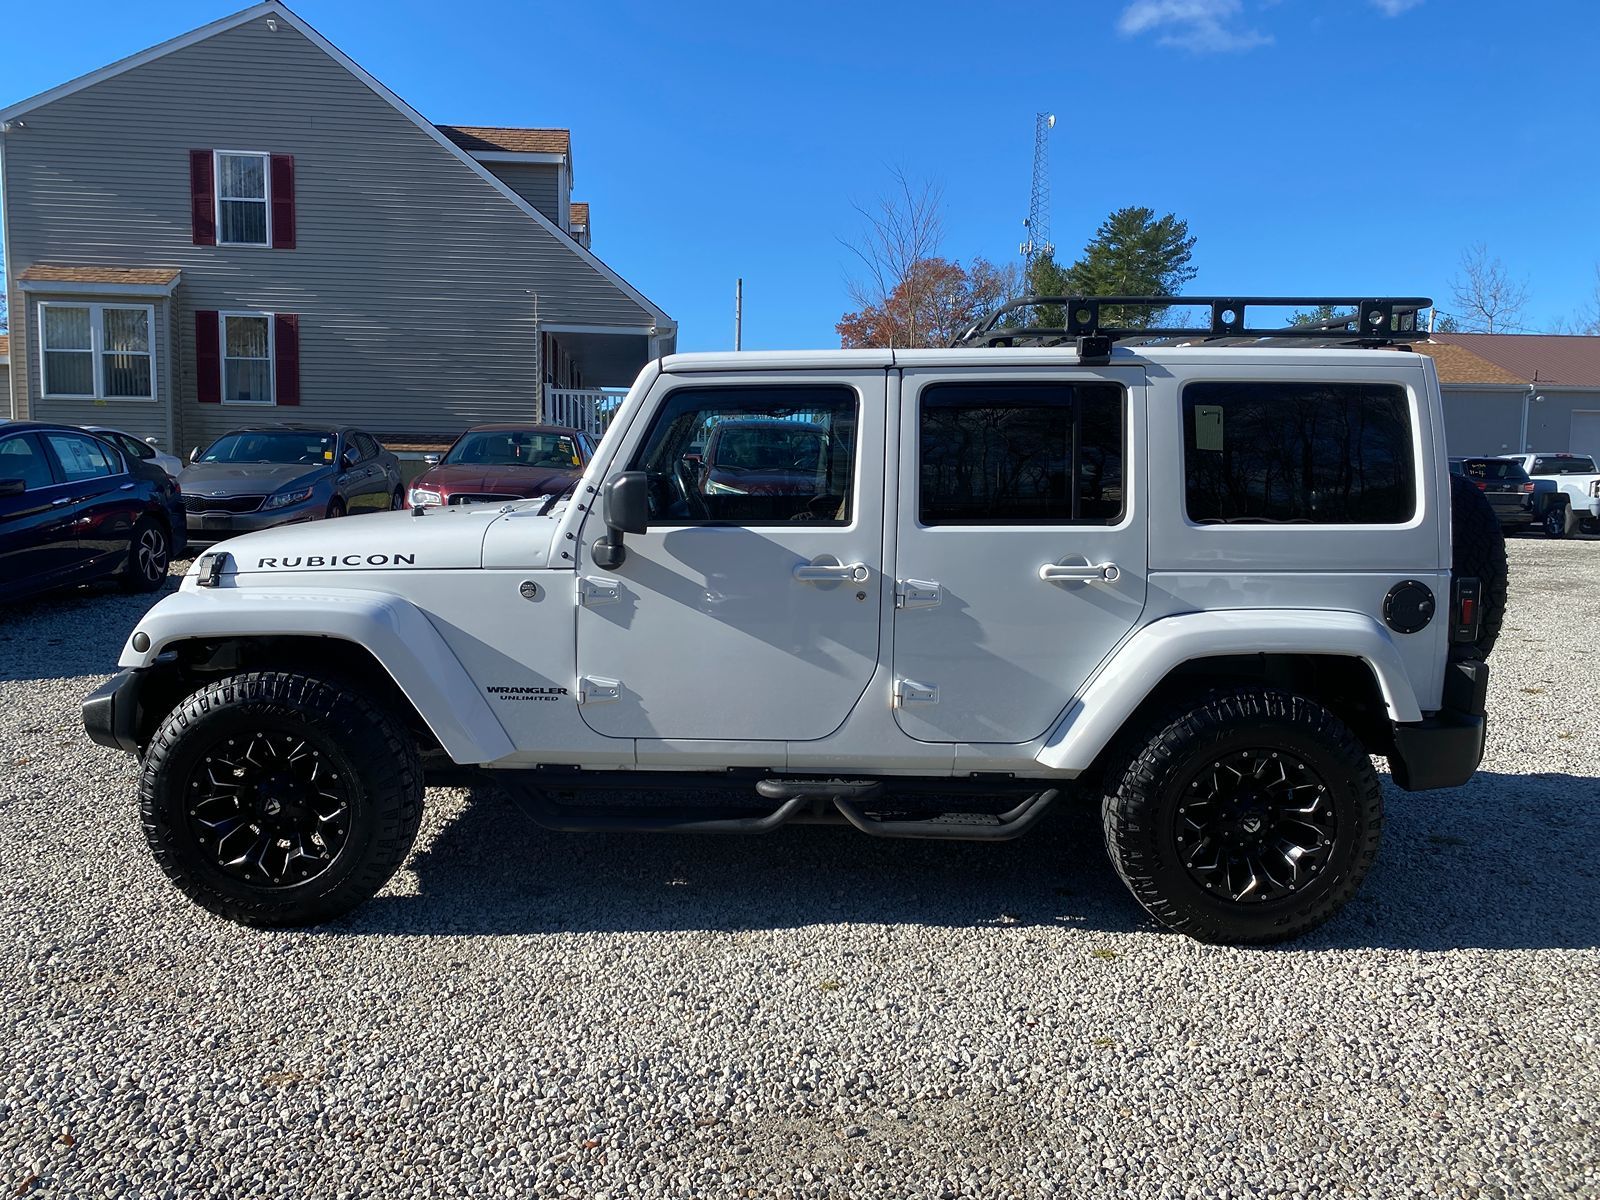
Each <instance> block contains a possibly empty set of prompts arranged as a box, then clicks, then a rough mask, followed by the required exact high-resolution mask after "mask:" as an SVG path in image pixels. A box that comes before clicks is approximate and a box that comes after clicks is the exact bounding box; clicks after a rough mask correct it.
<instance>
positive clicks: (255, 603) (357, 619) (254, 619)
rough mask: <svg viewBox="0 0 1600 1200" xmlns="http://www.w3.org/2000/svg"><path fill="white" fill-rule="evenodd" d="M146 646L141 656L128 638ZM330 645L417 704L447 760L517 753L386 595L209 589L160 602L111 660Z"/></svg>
mask: <svg viewBox="0 0 1600 1200" xmlns="http://www.w3.org/2000/svg"><path fill="white" fill-rule="evenodd" d="M140 634H144V635H145V636H146V637H148V638H149V639H150V641H149V644H148V645H147V646H146V647H145V649H143V650H136V649H134V645H133V643H134V638H135V637H138V635H140ZM276 636H295V637H329V638H337V639H340V640H342V641H347V642H352V643H354V644H355V645H358V646H362V647H364V648H365V649H366V650H368V651H369V652H370V653H371V654H372V655H373V657H374V658H376V659H377V660H378V662H380V663H381V664H382V665H383V668H384V670H386V671H388V672H389V675H390V676H391V677H392V678H393V679H394V682H395V684H396V685H397V686H398V687H399V688H400V690H401V691H402V692H404V693H405V695H406V696H407V697H408V698H409V699H410V700H411V703H412V704H413V705H415V707H416V709H417V712H418V713H420V714H421V716H422V719H423V721H425V722H426V723H427V725H428V728H429V729H430V730H432V732H433V735H434V737H436V738H438V739H439V744H440V745H441V746H443V747H444V749H445V752H446V753H447V754H449V755H450V758H451V759H452V760H453V761H454V762H456V763H460V764H463V765H465V764H474V763H486V762H493V761H495V760H496V759H500V758H504V757H506V756H507V755H508V754H511V753H512V752H513V751H514V750H515V746H514V745H513V744H512V742H511V738H510V737H509V736H508V735H507V734H506V731H505V728H504V727H503V726H502V725H501V724H500V721H499V719H498V718H497V717H496V716H495V715H494V712H493V710H492V709H490V707H489V704H488V701H486V700H485V699H484V696H483V692H482V691H481V690H480V689H479V687H478V686H477V684H476V683H475V682H474V681H473V679H472V677H471V676H470V675H468V674H467V671H466V668H465V667H463V666H462V665H461V661H460V659H458V658H457V657H456V656H455V654H454V653H453V652H452V651H451V649H450V647H449V646H448V645H447V644H446V643H445V640H444V639H443V638H442V637H441V636H440V635H439V632H438V630H436V629H435V628H434V627H433V624H432V623H431V622H430V621H429V620H428V618H427V617H426V616H425V615H424V614H423V613H422V611H421V610H420V609H418V608H417V607H416V606H415V605H414V604H411V603H410V602H408V601H406V600H403V599H401V598H400V597H398V596H394V595H390V594H388V593H385V592H369V591H353V590H344V589H338V590H331V589H330V590H327V591H318V590H316V589H309V588H308V589H298V588H297V589H294V590H284V591H278V590H276V589H273V590H268V589H259V590H258V589H239V588H214V589H207V590H205V591H180V592H176V593H174V594H173V595H171V596H168V597H167V598H166V599H164V600H162V601H161V602H160V603H159V604H157V605H156V606H155V607H154V608H152V609H151V610H150V611H149V612H147V613H146V614H145V615H144V617H143V618H142V619H141V620H140V622H139V624H138V625H137V626H136V627H135V628H134V631H133V633H132V634H130V635H129V638H128V641H127V642H126V643H125V644H124V646H123V648H122V658H121V659H120V660H119V663H120V665H121V666H124V667H148V666H150V665H151V664H152V663H154V662H155V660H156V657H157V656H158V655H160V654H161V653H162V651H163V650H164V649H165V648H166V647H168V646H170V645H172V644H174V643H176V642H183V641H191V640H194V639H197V638H198V639H221V638H251V637H276Z"/></svg>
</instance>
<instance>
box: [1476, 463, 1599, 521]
mask: <svg viewBox="0 0 1600 1200" xmlns="http://www.w3.org/2000/svg"><path fill="white" fill-rule="evenodd" d="M1500 457H1502V458H1509V459H1511V460H1512V461H1513V462H1517V463H1521V464H1522V469H1523V470H1524V471H1526V472H1527V473H1528V477H1529V478H1530V479H1532V480H1533V483H1534V487H1535V488H1536V489H1538V490H1539V491H1544V490H1547V489H1549V490H1553V491H1558V492H1561V493H1563V494H1565V495H1566V497H1567V499H1568V505H1567V528H1566V532H1567V533H1568V534H1571V533H1572V532H1573V531H1574V530H1576V529H1582V530H1583V532H1585V533H1594V532H1596V531H1597V530H1600V469H1597V468H1596V467H1595V462H1594V459H1593V458H1591V457H1590V456H1589V455H1587V454H1569V453H1567V452H1566V451H1564V450H1563V451H1557V450H1541V451H1538V452H1536V453H1533V454H1503V455H1501V456H1500Z"/></svg>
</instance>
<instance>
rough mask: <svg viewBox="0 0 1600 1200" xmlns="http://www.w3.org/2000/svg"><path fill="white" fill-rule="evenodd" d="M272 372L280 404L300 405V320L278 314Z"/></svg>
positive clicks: (274, 336)
mask: <svg viewBox="0 0 1600 1200" xmlns="http://www.w3.org/2000/svg"><path fill="white" fill-rule="evenodd" d="M272 353H273V364H272V370H273V374H274V377H275V379H276V381H277V385H278V396H277V402H278V403H279V404H299V403H300V318H299V317H298V316H296V315H295V314H294V313H278V314H277V316H276V317H275V318H274V319H273V322H272Z"/></svg>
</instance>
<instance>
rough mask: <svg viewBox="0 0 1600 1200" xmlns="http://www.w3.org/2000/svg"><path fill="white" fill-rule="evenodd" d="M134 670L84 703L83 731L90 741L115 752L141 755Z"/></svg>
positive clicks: (115, 677)
mask: <svg viewBox="0 0 1600 1200" xmlns="http://www.w3.org/2000/svg"><path fill="white" fill-rule="evenodd" d="M140 674H141V672H139V671H138V670H136V669H134V668H129V669H127V670H125V671H118V672H117V673H116V674H115V675H113V676H112V677H111V678H110V679H108V680H106V681H105V682H104V683H102V684H101V685H100V686H99V687H97V688H95V690H94V691H92V692H90V693H89V694H88V695H87V696H86V697H84V700H83V728H84V731H85V732H86V733H87V734H88V735H89V740H90V741H92V742H97V743H98V744H100V745H102V746H110V747H111V748H112V749H113V750H126V751H127V752H128V753H129V754H138V753H139V740H138V737H137V734H136V730H137V729H138V719H139V686H140V683H141V682H142V681H141V680H140V678H139V676H140Z"/></svg>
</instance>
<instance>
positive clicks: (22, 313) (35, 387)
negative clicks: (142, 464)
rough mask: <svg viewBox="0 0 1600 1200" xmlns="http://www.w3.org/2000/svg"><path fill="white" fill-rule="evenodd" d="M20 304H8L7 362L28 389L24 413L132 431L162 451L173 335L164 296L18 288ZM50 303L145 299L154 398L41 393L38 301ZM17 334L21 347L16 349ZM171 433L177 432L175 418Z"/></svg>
mask: <svg viewBox="0 0 1600 1200" xmlns="http://www.w3.org/2000/svg"><path fill="white" fill-rule="evenodd" d="M22 298H23V305H22V307H21V308H17V309H13V310H12V312H13V318H14V319H13V320H12V322H11V346H12V358H11V361H12V363H13V364H14V365H15V367H16V369H17V385H18V387H17V390H18V392H19V394H20V393H21V392H22V391H23V389H24V387H26V388H27V391H28V395H29V398H30V399H29V403H28V408H27V410H26V412H24V413H21V414H19V415H23V416H26V417H27V418H28V419H29V420H33V421H60V422H62V423H63V424H66V425H109V426H111V427H112V428H113V429H120V430H122V431H123V432H125V433H131V434H133V435H134V437H138V438H147V437H153V438H156V439H158V440H159V441H160V443H161V448H162V449H163V450H168V451H170V450H171V449H172V447H171V446H169V445H168V444H167V438H168V429H167V406H168V403H169V401H170V400H171V399H172V395H173V392H172V361H173V344H174V343H173V338H172V319H171V301H170V300H167V299H166V298H164V297H145V296H52V295H49V294H48V293H40V292H26V293H22ZM45 302H47V303H52V304H147V305H149V306H150V307H151V308H153V309H155V329H154V330H153V331H152V338H153V346H154V349H155V352H156V395H155V399H153V400H51V399H46V398H45V397H44V396H42V395H40V392H41V391H42V390H43V389H42V388H41V387H40V378H41V376H40V373H39V344H40V343H39V336H38V331H39V305H40V304H41V303H45ZM18 334H25V335H26V336H24V337H22V338H21V344H22V346H23V349H22V350H20V351H19V350H18V349H17V345H18V340H19V339H18ZM172 432H173V435H174V436H176V433H177V430H176V422H174V429H173V431H172Z"/></svg>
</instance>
